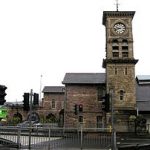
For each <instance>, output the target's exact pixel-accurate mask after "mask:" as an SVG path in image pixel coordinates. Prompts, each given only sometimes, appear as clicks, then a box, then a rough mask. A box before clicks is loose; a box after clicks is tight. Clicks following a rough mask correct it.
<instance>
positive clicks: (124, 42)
mask: <svg viewBox="0 0 150 150" xmlns="http://www.w3.org/2000/svg"><path fill="white" fill-rule="evenodd" d="M122 50H128V41H127V40H125V39H124V40H122Z"/></svg>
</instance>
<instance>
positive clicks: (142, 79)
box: [136, 75, 150, 85]
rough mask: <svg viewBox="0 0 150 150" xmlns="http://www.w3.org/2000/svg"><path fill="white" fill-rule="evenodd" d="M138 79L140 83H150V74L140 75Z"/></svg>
mask: <svg viewBox="0 0 150 150" xmlns="http://www.w3.org/2000/svg"><path fill="white" fill-rule="evenodd" d="M136 80H137V82H138V84H144V85H145V84H150V75H138V76H137V77H136Z"/></svg>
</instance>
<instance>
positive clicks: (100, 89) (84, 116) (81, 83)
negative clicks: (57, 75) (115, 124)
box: [62, 73, 106, 128]
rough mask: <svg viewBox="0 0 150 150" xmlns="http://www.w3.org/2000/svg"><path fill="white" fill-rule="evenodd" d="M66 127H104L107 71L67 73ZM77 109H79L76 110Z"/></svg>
mask: <svg viewBox="0 0 150 150" xmlns="http://www.w3.org/2000/svg"><path fill="white" fill-rule="evenodd" d="M62 83H63V84H65V93H66V94H65V96H66V97H65V103H64V110H65V111H64V127H66V128H68V127H78V126H79V125H80V124H81V123H82V124H83V126H84V127H86V128H97V127H99V128H102V127H104V124H105V122H104V121H105V120H103V112H102V101H101V98H102V97H103V96H104V95H105V91H106V89H105V88H106V85H105V83H106V81H105V73H66V75H65V77H64V79H63V81H62ZM76 109H77V110H76Z"/></svg>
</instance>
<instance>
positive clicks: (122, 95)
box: [120, 90, 125, 100]
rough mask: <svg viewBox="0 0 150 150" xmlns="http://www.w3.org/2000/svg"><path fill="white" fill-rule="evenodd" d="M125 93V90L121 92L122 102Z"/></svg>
mask: <svg viewBox="0 0 150 150" xmlns="http://www.w3.org/2000/svg"><path fill="white" fill-rule="evenodd" d="M124 93H125V92H124V91H123V90H120V100H123V99H124Z"/></svg>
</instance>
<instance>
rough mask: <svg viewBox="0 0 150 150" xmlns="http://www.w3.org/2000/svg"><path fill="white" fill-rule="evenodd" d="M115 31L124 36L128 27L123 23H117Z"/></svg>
mask: <svg viewBox="0 0 150 150" xmlns="http://www.w3.org/2000/svg"><path fill="white" fill-rule="evenodd" d="M114 30H115V32H117V33H118V34H122V33H123V32H125V30H126V27H125V25H124V24H123V23H116V24H115V25H114Z"/></svg>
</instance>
